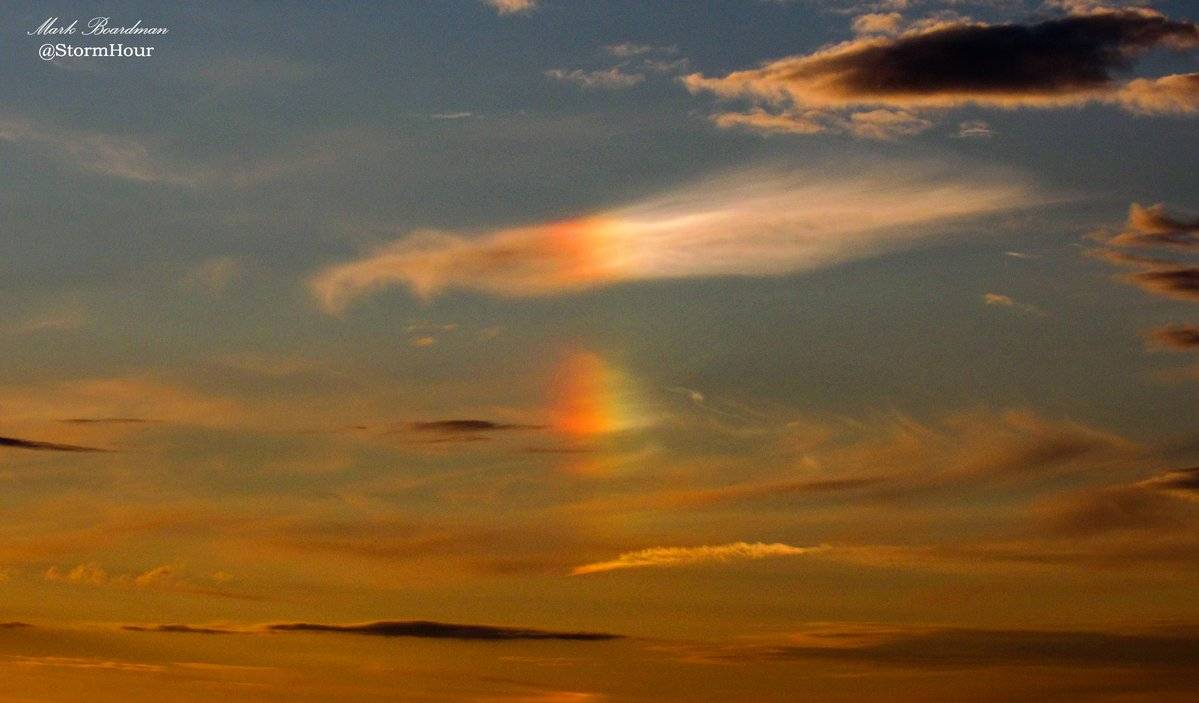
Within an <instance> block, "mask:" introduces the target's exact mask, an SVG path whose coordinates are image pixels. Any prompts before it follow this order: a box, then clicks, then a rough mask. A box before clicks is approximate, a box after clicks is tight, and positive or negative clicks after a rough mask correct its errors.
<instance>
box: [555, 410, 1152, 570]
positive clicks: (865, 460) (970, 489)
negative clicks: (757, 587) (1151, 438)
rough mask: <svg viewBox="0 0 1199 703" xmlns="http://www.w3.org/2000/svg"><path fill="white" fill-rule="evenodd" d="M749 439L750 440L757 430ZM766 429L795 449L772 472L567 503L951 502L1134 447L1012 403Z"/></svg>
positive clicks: (1088, 468)
mask: <svg viewBox="0 0 1199 703" xmlns="http://www.w3.org/2000/svg"><path fill="white" fill-rule="evenodd" d="M766 436H770V435H766ZM754 439H755V441H759V442H760V441H762V435H756V436H755V437H754ZM773 439H774V441H775V442H777V443H781V444H784V445H789V446H792V447H794V451H795V452H796V455H795V456H794V457H793V458H794V461H795V462H796V464H797V465H796V466H795V467H794V468H791V469H789V470H787V471H785V472H783V473H782V474H781V475H774V476H758V477H756V478H753V479H750V480H743V481H738V482H732V483H727V482H725V481H727V479H723V480H722V482H721V483H717V484H715V485H697V486H691V487H675V488H670V489H664V490H651V491H648V492H637V493H633V494H624V495H616V496H608V497H603V498H595V499H591V500H586V501H582V502H579V503H576V504H573V505H572V506H570V508H569V510H570V511H572V512H582V513H596V514H604V515H613V514H628V513H638V512H648V513H653V514H655V515H656V514H661V513H662V512H663V511H670V510H704V509H708V508H711V507H716V508H719V507H721V506H726V505H730V504H739V503H748V504H758V503H761V504H767V505H770V504H775V505H780V504H783V505H788V506H792V505H795V504H803V505H807V504H810V503H821V504H825V503H836V502H840V503H846V502H848V501H849V500H851V499H852V501H854V503H856V504H860V503H862V502H863V501H874V502H878V501H885V502H887V503H894V502H896V501H897V500H899V499H909V500H910V499H915V498H922V499H929V498H936V497H937V496H942V497H943V498H944V499H947V500H951V501H953V502H954V505H960V504H961V502H962V501H964V500H965V499H966V496H969V495H971V494H972V493H974V494H976V495H978V496H983V497H985V498H986V499H987V500H994V499H995V498H996V497H997V496H998V495H1002V494H1003V493H1005V490H1004V489H1007V490H1010V489H1012V488H1014V487H1029V486H1038V485H1041V486H1043V485H1046V484H1050V483H1052V482H1053V481H1055V480H1060V479H1062V478H1063V477H1067V476H1072V477H1085V476H1100V475H1103V474H1104V472H1107V471H1112V470H1121V469H1126V468H1128V466H1129V465H1130V464H1131V462H1133V461H1134V460H1137V459H1138V458H1139V457H1141V456H1142V455H1143V453H1144V450H1143V449H1142V448H1141V447H1139V446H1138V445H1136V444H1134V443H1132V442H1130V441H1128V440H1126V439H1124V438H1122V437H1119V436H1117V435H1113V434H1111V433H1108V432H1105V431H1102V430H1100V429H1096V428H1094V427H1090V426H1087V425H1084V424H1080V423H1077V422H1074V421H1071V420H1068V419H1061V418H1051V417H1045V416H1043V415H1041V414H1039V413H1036V412H1033V411H1030V410H1019V409H1017V410H1007V411H999V412H994V411H982V410H976V411H967V412H958V413H952V414H948V415H946V416H943V417H940V418H937V419H935V420H931V421H921V420H919V419H917V418H913V417H910V416H907V415H903V414H889V415H886V416H884V417H881V418H870V417H865V418H805V419H803V420H800V421H797V422H795V423H792V424H791V426H789V427H788V428H786V430H785V431H784V433H783V434H782V435H781V436H780V435H778V434H775V435H774V438H773ZM724 473H725V472H723V471H722V472H721V473H720V474H718V475H724ZM826 556H828V555H826Z"/></svg>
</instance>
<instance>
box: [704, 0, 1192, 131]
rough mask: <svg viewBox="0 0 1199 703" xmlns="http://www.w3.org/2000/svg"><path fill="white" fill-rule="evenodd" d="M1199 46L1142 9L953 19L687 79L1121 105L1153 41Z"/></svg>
mask: <svg viewBox="0 0 1199 703" xmlns="http://www.w3.org/2000/svg"><path fill="white" fill-rule="evenodd" d="M1197 46H1199V26H1197V25H1196V24H1195V23H1193V22H1189V21H1173V20H1170V19H1167V18H1166V17H1163V16H1162V15H1160V14H1157V13H1156V12H1153V11H1150V10H1140V9H1138V10H1131V9H1130V10H1112V11H1104V12H1094V13H1090V14H1084V15H1070V16H1067V17H1063V18H1058V19H1052V20H1046V21H1044V22H1040V23H1037V24H1030V25H1020V24H1002V25H988V24H983V23H966V22H947V23H941V24H936V25H933V26H932V27H931V28H928V29H923V30H918V31H913V32H908V33H905V34H903V35H901V36H899V37H895V38H887V39H883V38H863V39H857V40H853V41H848V42H843V43H841V44H837V45H834V46H832V47H829V48H827V49H822V50H820V51H817V52H815V53H812V54H808V55H796V56H790V57H787V58H783V59H779V60H777V61H772V62H770V63H767V64H765V65H763V66H762V67H760V68H756V69H750V70H746V71H738V72H735V73H730V74H728V75H727V76H724V77H721V78H707V77H704V76H703V75H701V74H692V75H689V76H686V77H685V78H684V84H685V85H686V86H687V87H688V88H689V89H690V90H692V91H693V92H711V93H715V94H716V95H718V96H721V97H728V98H736V97H748V98H752V99H757V100H762V101H765V102H768V103H774V104H779V103H786V102H790V103H793V104H795V105H808V106H815V107H837V108H840V107H853V106H859V105H882V106H891V107H900V108H912V107H931V108H943V107H955V106H961V105H968V104H976V105H985V106H996V107H1062V106H1067V105H1079V104H1085V103H1088V102H1095V101H1106V102H1115V103H1117V104H1119V103H1121V102H1123V101H1124V98H1123V97H1122V96H1121V90H1122V89H1123V88H1125V87H1129V88H1130V86H1125V85H1122V84H1119V83H1117V82H1116V81H1115V79H1114V78H1112V75H1111V74H1112V72H1113V71H1116V70H1120V69H1124V68H1126V67H1127V66H1128V65H1129V63H1130V62H1131V61H1132V60H1133V59H1135V58H1136V57H1138V56H1140V55H1142V54H1144V53H1145V52H1147V51H1149V50H1151V49H1154V48H1159V47H1165V48H1173V49H1178V50H1189V49H1193V48H1195V47H1197ZM1184 82H1186V83H1189V79H1185V80H1184ZM1196 108H1199V104H1195V105H1193V106H1190V107H1188V109H1196Z"/></svg>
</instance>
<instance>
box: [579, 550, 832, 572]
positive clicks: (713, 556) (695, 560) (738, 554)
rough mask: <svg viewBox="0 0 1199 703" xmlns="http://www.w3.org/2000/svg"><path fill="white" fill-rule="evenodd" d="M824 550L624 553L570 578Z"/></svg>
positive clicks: (588, 565)
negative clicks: (621, 570)
mask: <svg viewBox="0 0 1199 703" xmlns="http://www.w3.org/2000/svg"><path fill="white" fill-rule="evenodd" d="M825 549H827V547H823V546H820V547H793V546H791V545H789V544H780V543H777V542H776V543H772V544H764V543H762V542H754V543H749V542H733V543H731V544H721V545H716V546H703V547H654V548H652V549H642V550H640V551H636V552H626V553H624V554H621V555H620V556H618V557H616V558H615V559H613V560H611V561H601V562H596V563H594V564H584V565H582V566H577V567H575V568H574V569H572V570H571V572H570V573H571V575H573V576H582V575H585V574H596V573H600V572H603V571H616V570H618V569H641V568H648V567H669V566H687V565H690V564H702V563H706V562H727V561H732V560H744V559H765V558H767V557H784V556H800V555H804V554H811V553H813V552H821V551H824V550H825Z"/></svg>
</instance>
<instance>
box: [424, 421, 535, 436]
mask: <svg viewBox="0 0 1199 703" xmlns="http://www.w3.org/2000/svg"><path fill="white" fill-rule="evenodd" d="M408 429H410V430H412V431H414V432H434V433H441V434H469V433H476V432H480V433H481V432H500V431H506V430H537V429H541V426H540V425H518V424H512V423H506V422H492V421H491V420H432V421H428V422H411V423H408Z"/></svg>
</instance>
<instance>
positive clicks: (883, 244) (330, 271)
mask: <svg viewBox="0 0 1199 703" xmlns="http://www.w3.org/2000/svg"><path fill="white" fill-rule="evenodd" d="M1033 202H1034V197H1033V196H1032V194H1031V189H1030V188H1029V186H1028V185H1027V184H1025V183H1023V182H1022V181H1021V180H1019V179H1015V178H1012V177H1008V178H1000V177H997V176H983V175H975V176H969V175H967V176H962V175H953V176H950V175H947V173H946V172H945V171H940V172H938V171H935V170H933V169H931V168H928V167H924V168H921V167H919V166H911V165H909V166H908V167H906V168H894V167H893V168H879V167H876V168H873V169H871V173H870V175H865V176H862V175H859V176H854V177H849V176H846V177H836V176H828V175H817V174H815V173H804V172H797V171H784V170H778V169H775V170H766V169H758V170H746V171H740V172H736V173H733V174H730V175H726V176H723V177H719V178H714V179H709V180H706V181H701V182H698V183H693V184H690V185H685V186H683V187H680V188H677V189H675V190H673V191H670V192H667V193H665V194H662V195H659V196H656V197H650V198H647V199H645V200H643V201H641V202H637V203H633V204H630V205H628V206H625V207H621V208H615V209H612V210H609V211H607V212H600V213H596V214H592V215H586V216H582V217H578V218H574V219H570V220H564V221H560V222H551V223H545V224H534V225H529V226H524V227H514V228H508V229H499V230H495V231H491V232H486V233H482V234H480V235H476V236H470V237H468V236H462V235H459V234H453V233H447V232H438V231H417V232H413V233H411V234H408V235H407V236H404V237H402V238H400V239H398V240H396V241H394V242H392V243H390V244H386V245H384V246H382V247H379V248H378V249H376V250H374V251H372V252H369V253H367V254H366V255H365V256H362V257H360V258H358V259H355V260H352V261H348V262H345V263H341V264H336V265H333V266H330V267H328V268H326V269H324V270H322V271H320V272H318V273H317V274H316V275H315V276H313V277H312V279H311V280H310V286H311V290H312V292H313V294H314V295H315V296H316V298H317V299H318V301H319V302H320V304H321V306H322V307H323V308H324V309H325V310H326V311H328V312H331V313H338V312H340V311H342V310H344V309H345V308H346V307H347V306H348V305H349V304H350V303H351V302H352V301H353V300H354V299H355V298H358V297H361V296H363V295H365V294H368V293H372V292H376V291H378V290H381V289H383V288H386V287H389V286H392V285H404V286H407V287H408V288H409V289H410V290H411V291H412V292H413V293H415V294H416V295H418V296H420V297H422V298H429V297H432V296H434V295H437V294H438V293H441V292H443V291H445V290H447V289H468V290H474V291H479V292H483V293H488V294H492V295H499V296H508V297H528V296H546V295H553V294H560V293H567V292H573V291H579V290H584V289H589V288H596V287H600V286H605V285H611V284H614V283H618V282H622V281H634V280H653V279H669V278H691V277H709V276H728V275H744V276H772V275H782V274H787V273H791V272H796V271H802V270H809V269H816V268H820V267H826V266H832V265H836V264H840V263H844V262H847V261H852V260H855V259H861V258H865V257H868V256H871V255H875V254H878V253H880V252H883V251H887V250H893V249H899V248H903V247H907V246H912V245H914V244H915V243H917V242H919V241H921V240H924V239H928V238H930V237H933V236H936V235H939V234H944V233H946V232H947V231H949V230H950V229H951V225H952V224H953V223H955V222H960V221H962V220H966V219H970V218H977V217H980V216H983V215H988V214H994V213H998V212H1003V211H1009V210H1013V209H1015V208H1019V207H1022V206H1027V205H1031V204H1033Z"/></svg>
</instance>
